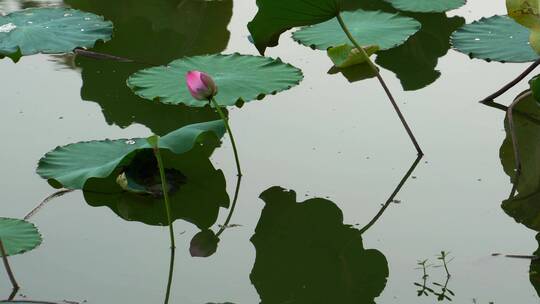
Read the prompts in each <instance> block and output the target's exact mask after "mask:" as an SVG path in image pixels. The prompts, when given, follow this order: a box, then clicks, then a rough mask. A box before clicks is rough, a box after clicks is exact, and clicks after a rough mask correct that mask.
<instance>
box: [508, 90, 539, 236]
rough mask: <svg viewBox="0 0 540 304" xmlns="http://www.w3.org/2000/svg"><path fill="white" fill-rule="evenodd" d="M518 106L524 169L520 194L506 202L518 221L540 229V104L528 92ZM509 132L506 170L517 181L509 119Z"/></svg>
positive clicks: (516, 124)
mask: <svg viewBox="0 0 540 304" xmlns="http://www.w3.org/2000/svg"><path fill="white" fill-rule="evenodd" d="M524 94H526V95H520V96H523V98H524V99H523V100H521V101H520V102H519V103H518V105H517V106H516V107H515V108H514V115H513V116H514V130H515V133H516V138H517V144H518V148H519V153H520V158H521V166H522V172H521V175H520V178H519V181H518V183H517V188H516V190H517V195H516V196H514V197H512V198H510V199H508V200H506V201H504V202H503V204H502V207H503V209H504V211H505V212H506V213H507V214H508V215H510V216H512V217H513V218H514V219H515V220H516V221H517V222H519V223H522V224H524V225H525V226H527V227H529V228H530V229H534V230H536V231H540V204H538V202H539V201H540V107H539V106H538V104H537V102H536V100H535V99H534V97H533V95H532V94H531V93H530V92H528V93H524ZM505 125H506V128H507V135H506V139H505V141H504V143H503V144H502V146H501V149H500V157H501V162H502V165H503V167H504V171H505V172H506V174H507V175H508V176H509V177H510V180H511V181H513V182H514V183H515V182H516V181H515V178H516V177H515V169H516V168H515V161H514V150H513V146H512V138H511V135H510V132H509V130H508V119H506V121H505Z"/></svg>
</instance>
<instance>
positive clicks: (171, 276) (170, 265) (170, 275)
mask: <svg viewBox="0 0 540 304" xmlns="http://www.w3.org/2000/svg"><path fill="white" fill-rule="evenodd" d="M175 253H176V249H175V248H171V261H170V263H169V279H168V280H167V291H166V292H165V302H164V303H165V304H168V303H169V297H170V294H171V286H172V279H173V273H174V256H175Z"/></svg>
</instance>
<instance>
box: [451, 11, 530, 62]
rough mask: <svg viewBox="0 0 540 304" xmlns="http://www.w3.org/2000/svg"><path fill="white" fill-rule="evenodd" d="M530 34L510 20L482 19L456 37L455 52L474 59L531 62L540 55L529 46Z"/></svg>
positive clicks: (468, 26) (453, 35)
mask: <svg viewBox="0 0 540 304" xmlns="http://www.w3.org/2000/svg"><path fill="white" fill-rule="evenodd" d="M529 35H530V31H529V30H528V29H527V28H526V27H524V26H522V25H520V24H518V23H517V22H516V21H514V20H513V19H512V18H510V17H508V16H493V17H490V18H482V19H480V20H478V21H475V22H473V23H471V24H466V25H464V26H463V27H461V28H460V29H458V30H457V31H456V32H454V34H452V45H453V47H454V49H456V50H458V51H460V52H462V53H465V54H467V55H469V56H470V57H472V58H478V59H484V60H487V61H492V60H493V61H500V62H529V61H535V60H536V59H538V54H536V52H535V51H534V50H533V49H532V47H531V45H530V42H529Z"/></svg>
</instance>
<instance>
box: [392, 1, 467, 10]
mask: <svg viewBox="0 0 540 304" xmlns="http://www.w3.org/2000/svg"><path fill="white" fill-rule="evenodd" d="M385 1H387V2H390V3H391V4H392V6H394V7H395V8H397V9H398V10H402V11H408V12H418V13H442V12H446V11H449V10H453V9H456V8H459V7H461V6H463V5H465V2H466V0H385Z"/></svg>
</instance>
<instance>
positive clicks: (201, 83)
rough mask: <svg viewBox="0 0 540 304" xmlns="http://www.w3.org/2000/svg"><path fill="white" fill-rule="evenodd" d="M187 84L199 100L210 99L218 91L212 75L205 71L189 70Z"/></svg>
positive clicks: (192, 94)
mask: <svg viewBox="0 0 540 304" xmlns="http://www.w3.org/2000/svg"><path fill="white" fill-rule="evenodd" d="M186 84H187V87H188V90H189V93H191V96H193V98H195V99H197V100H208V99H209V98H212V97H214V96H215V95H216V94H217V92H218V88H217V86H216V83H215V82H214V80H213V79H212V77H210V76H209V75H208V74H206V73H204V72H200V71H189V72H187V74H186Z"/></svg>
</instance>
